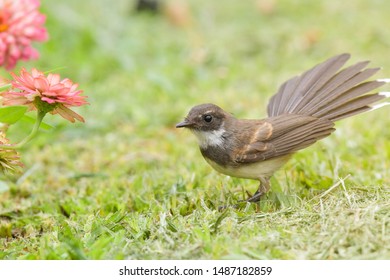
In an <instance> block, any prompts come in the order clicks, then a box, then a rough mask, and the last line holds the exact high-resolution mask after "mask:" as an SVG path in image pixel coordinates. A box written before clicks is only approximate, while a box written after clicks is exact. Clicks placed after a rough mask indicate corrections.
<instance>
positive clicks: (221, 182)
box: [0, 0, 390, 259]
mask: <svg viewBox="0 0 390 280" xmlns="http://www.w3.org/2000/svg"><path fill="white" fill-rule="evenodd" d="M42 2H43V3H42V9H41V11H42V12H43V13H45V14H46V15H47V28H48V32H49V34H50V40H49V41H48V42H47V43H43V44H39V45H36V47H37V48H38V49H39V52H40V54H41V57H40V59H39V60H37V61H32V62H28V63H19V65H18V68H20V67H22V66H25V67H26V68H31V67H37V68H39V69H41V70H43V71H47V70H53V69H57V70H55V71H56V72H59V73H61V75H63V76H64V77H69V78H71V79H72V80H73V81H76V82H78V83H79V84H80V88H81V89H83V90H84V92H85V94H86V95H88V97H89V98H88V101H89V103H90V105H89V106H86V107H84V108H80V109H76V110H77V112H78V113H80V114H81V115H83V116H84V118H85V119H86V123H85V124H80V123H79V124H76V125H73V124H69V123H67V122H66V121H65V120H60V119H59V118H55V117H53V116H49V117H48V118H47V119H46V121H47V122H48V123H50V124H51V125H53V126H54V127H55V128H54V129H52V130H49V131H47V130H42V132H41V133H40V135H39V137H37V138H36V139H34V141H32V142H31V143H30V144H29V145H27V147H25V148H24V149H23V151H22V152H23V158H22V160H23V162H24V165H25V167H24V169H23V172H22V173H20V174H15V175H12V176H7V177H4V178H2V180H3V181H5V182H7V184H8V185H9V189H8V190H6V189H4V188H3V189H2V192H1V193H0V259H389V258H390V129H389V127H390V118H389V108H387V107H385V108H382V109H379V110H377V111H375V112H370V113H366V114H363V115H360V116H355V117H353V118H351V119H347V120H343V121H340V122H338V123H337V126H336V128H337V130H336V132H335V133H334V134H332V135H331V136H330V137H328V138H326V139H324V140H322V141H321V142H319V143H317V144H315V145H314V146H312V147H310V148H308V149H306V150H304V151H301V152H299V153H298V154H296V155H295V156H294V157H293V159H292V160H290V161H289V162H288V164H287V165H285V167H284V168H283V169H282V170H280V171H278V172H277V173H276V174H275V176H274V177H273V179H272V188H271V192H270V193H269V194H268V195H267V197H266V198H265V199H264V200H262V201H261V203H260V204H259V205H254V204H253V205H249V204H248V205H246V206H245V205H244V206H243V207H242V208H240V209H234V208H227V210H226V211H223V212H221V211H218V207H219V206H221V205H226V204H234V203H236V202H237V201H238V200H240V199H243V198H245V196H246V193H245V190H249V191H250V192H254V191H255V190H256V188H257V182H256V181H251V180H243V179H235V178H229V177H227V176H225V175H221V174H218V173H217V172H216V171H214V170H212V168H211V167H209V166H208V165H207V163H206V162H205V161H204V160H203V158H202V156H201V154H200V152H199V150H198V147H197V143H196V139H195V137H194V136H193V135H191V134H190V133H189V132H188V131H184V130H178V129H175V124H176V123H178V122H180V121H181V120H182V119H183V117H184V116H185V115H186V114H187V112H188V110H189V109H190V108H191V107H192V106H194V105H196V104H200V103H206V102H212V103H216V104H218V105H220V106H221V107H223V108H224V109H226V110H227V111H229V112H232V113H234V114H235V115H236V116H237V117H240V118H263V117H265V116H266V105H267V102H268V100H269V98H270V96H271V95H272V94H273V93H275V92H276V90H277V88H278V87H279V85H280V84H281V83H282V82H284V81H285V80H286V79H288V78H290V77H292V76H294V75H296V74H300V73H301V72H303V71H305V70H307V69H308V68H310V67H311V66H314V65H315V64H317V63H319V62H322V61H323V60H325V59H327V58H329V57H331V56H333V55H336V54H339V53H343V52H350V53H352V59H351V60H352V61H351V62H350V63H349V64H352V63H355V62H358V61H361V60H367V59H368V60H371V61H372V62H371V64H370V65H371V66H373V67H377V66H381V67H383V69H382V70H381V71H380V72H379V73H378V74H377V75H376V76H375V77H377V78H389V77H390V57H389V47H390V29H389V28H387V26H388V22H389V20H388V15H389V14H390V2H388V1H380V0H375V1H365V0H358V1H354V2H353V3H349V2H347V1H336V0H332V1H309V0H307V1H293V0H292V1H287V0H279V1H277V0H262V1H255V0H253V1H252V0H251V1H249V0H248V1H235V0H226V1H206V0H191V1H185V2H181V1H170V2H169V3H170V4H168V7H167V8H166V9H165V12H163V13H160V14H149V13H135V12H134V9H133V7H134V1H130V0H116V1H110V0H85V1H77V0H67V1H42ZM183 3H188V5H185V4H183ZM185 7H187V8H188V9H185ZM59 67H60V69H58V68H59ZM18 68H17V69H18ZM17 69H16V70H17ZM1 75H2V76H7V75H8V74H7V73H6V72H5V71H3V72H1ZM384 90H386V88H385V87H384ZM387 90H390V86H387ZM11 132H12V137H11V138H12V139H13V140H17V139H20V137H21V132H20V131H19V130H18V127H16V126H15V127H14V128H13V130H12V131H11Z"/></svg>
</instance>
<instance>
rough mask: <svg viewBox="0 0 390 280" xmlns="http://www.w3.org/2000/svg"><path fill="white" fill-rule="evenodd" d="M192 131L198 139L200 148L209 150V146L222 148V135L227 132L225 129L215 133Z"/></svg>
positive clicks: (214, 131)
mask: <svg viewBox="0 0 390 280" xmlns="http://www.w3.org/2000/svg"><path fill="white" fill-rule="evenodd" d="M191 131H192V133H194V134H195V136H196V138H198V142H199V146H200V147H202V148H207V147H209V146H214V147H215V146H222V145H223V138H222V135H223V134H224V133H225V132H226V130H225V129H223V127H221V128H220V129H218V130H213V131H202V130H195V129H191Z"/></svg>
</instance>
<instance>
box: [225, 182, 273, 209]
mask: <svg viewBox="0 0 390 280" xmlns="http://www.w3.org/2000/svg"><path fill="white" fill-rule="evenodd" d="M259 180H260V185H259V188H258V189H257V191H256V192H255V193H254V195H252V196H250V197H249V198H248V199H246V200H240V201H238V202H239V203H242V202H251V203H255V202H259V201H260V198H261V197H262V196H263V195H264V194H266V193H267V192H268V191H269V189H270V183H269V177H264V178H260V179H259ZM247 194H249V193H248V192H247ZM239 205H240V204H236V205H231V206H229V205H223V206H219V207H218V210H219V211H223V210H225V209H226V208H228V207H233V208H239Z"/></svg>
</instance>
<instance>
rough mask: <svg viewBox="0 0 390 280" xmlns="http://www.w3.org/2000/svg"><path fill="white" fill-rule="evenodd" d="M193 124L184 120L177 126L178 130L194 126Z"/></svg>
mask: <svg viewBox="0 0 390 280" xmlns="http://www.w3.org/2000/svg"><path fill="white" fill-rule="evenodd" d="M192 125H193V124H192V123H191V122H189V121H188V120H184V121H182V122H181V123H178V124H177V125H176V128H181V127H189V126H192Z"/></svg>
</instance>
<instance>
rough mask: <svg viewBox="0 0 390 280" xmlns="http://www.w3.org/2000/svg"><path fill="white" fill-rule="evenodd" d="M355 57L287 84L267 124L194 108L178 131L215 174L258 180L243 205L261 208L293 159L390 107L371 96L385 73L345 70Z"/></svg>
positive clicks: (360, 67)
mask: <svg viewBox="0 0 390 280" xmlns="http://www.w3.org/2000/svg"><path fill="white" fill-rule="evenodd" d="M350 57H351V55H350V54H348V53H343V54H340V55H337V56H334V57H331V58H329V59H327V60H326V61H324V62H322V63H320V64H318V65H316V66H314V67H313V68H311V69H309V70H307V71H306V72H304V73H302V74H301V75H297V76H295V77H293V78H291V79H289V80H287V81H286V82H284V83H283V84H282V85H281V86H280V87H279V89H278V91H277V92H276V94H274V95H273V96H272V97H271V99H270V100H269V103H268V106H267V113H268V117H267V118H264V119H238V118H236V117H235V116H233V115H232V114H230V113H228V112H226V111H225V110H223V109H222V108H220V107H219V106H217V105H215V104H211V103H206V104H200V105H197V106H194V107H193V108H191V109H190V111H189V113H188V114H187V116H186V117H185V119H184V121H182V122H180V123H178V124H177V125H176V128H186V129H189V130H190V131H191V132H192V133H193V134H194V135H195V136H196V138H197V140H198V144H199V148H200V152H201V154H202V155H203V157H204V159H205V160H206V161H207V163H208V164H209V165H211V167H212V168H214V169H215V170H216V171H218V172H220V173H222V174H225V175H228V176H231V177H238V178H244V179H254V180H258V181H259V187H258V189H257V191H256V192H255V193H254V194H253V195H250V196H249V197H248V198H247V199H246V200H244V201H246V202H253V203H255V202H259V201H260V199H261V197H263V196H264V195H265V194H266V193H267V192H268V191H269V190H270V178H271V177H272V176H273V175H274V173H275V172H276V171H277V170H279V169H280V168H281V167H282V166H283V165H284V164H286V162H287V161H289V159H291V157H292V156H293V154H295V153H296V152H298V151H299V150H302V149H305V148H307V147H309V146H311V145H313V144H314V143H316V142H317V141H318V140H320V139H323V138H325V137H327V136H329V135H330V134H332V132H334V131H335V127H334V126H335V122H336V121H338V120H342V119H345V118H348V117H351V116H354V115H357V114H360V113H363V112H366V111H372V110H375V109H378V108H380V107H383V106H385V105H389V104H390V103H389V102H382V103H377V102H378V101H380V100H382V99H384V98H387V97H390V93H389V92H376V93H370V92H371V91H373V90H375V89H377V88H379V87H381V86H383V85H384V84H386V83H389V82H390V79H376V80H368V79H369V78H370V77H372V76H373V75H374V74H375V73H377V72H378V71H379V70H380V68H367V65H368V64H369V61H362V62H358V63H356V64H354V65H352V66H349V67H344V68H343V66H344V65H345V64H346V62H347V61H348V60H349V59H350ZM369 93H370V94H369Z"/></svg>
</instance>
